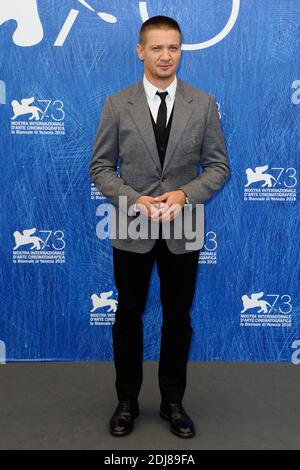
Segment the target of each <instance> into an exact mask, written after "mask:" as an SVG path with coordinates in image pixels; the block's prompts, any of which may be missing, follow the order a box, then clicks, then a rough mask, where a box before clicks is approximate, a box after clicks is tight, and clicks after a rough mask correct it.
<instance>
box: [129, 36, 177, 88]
mask: <svg viewBox="0 0 300 470" xmlns="http://www.w3.org/2000/svg"><path fill="white" fill-rule="evenodd" d="M137 53H138V56H139V58H140V59H141V60H143V61H144V71H145V74H146V76H147V78H149V79H151V78H152V80H155V79H156V80H157V79H160V80H161V79H164V78H166V79H168V78H171V77H172V76H175V73H176V69H177V66H178V64H179V60H180V55H181V44H180V33H179V31H177V30H176V29H166V30H165V29H150V30H149V31H147V32H146V35H145V43H144V45H141V44H138V45H137Z"/></svg>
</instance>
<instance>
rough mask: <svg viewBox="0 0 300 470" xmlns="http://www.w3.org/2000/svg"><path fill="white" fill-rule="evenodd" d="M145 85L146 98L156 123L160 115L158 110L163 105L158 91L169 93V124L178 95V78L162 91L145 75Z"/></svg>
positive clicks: (167, 98)
mask: <svg viewBox="0 0 300 470" xmlns="http://www.w3.org/2000/svg"><path fill="white" fill-rule="evenodd" d="M143 84H144V88H145V92H146V97H147V101H148V105H149V108H150V111H151V114H152V116H153V119H154V122H156V120H157V114H158V109H159V106H160V103H161V99H160V97H159V96H158V95H157V94H156V92H157V91H159V92H162V91H167V92H168V94H167V96H166V105H167V124H168V121H169V118H170V116H171V112H172V108H173V105H174V100H175V93H176V87H177V77H176V75H175V78H174V80H173V82H172V83H171V84H170V85H169V86H168V88H166V89H165V90H162V89H161V88H157V87H156V86H155V85H153V84H152V83H151V82H149V80H148V79H147V78H146V75H144V78H143Z"/></svg>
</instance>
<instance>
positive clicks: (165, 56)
mask: <svg viewBox="0 0 300 470" xmlns="http://www.w3.org/2000/svg"><path fill="white" fill-rule="evenodd" d="M170 57H171V56H170V52H169V50H168V49H163V51H162V56H161V58H162V59H163V60H170Z"/></svg>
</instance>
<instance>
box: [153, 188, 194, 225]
mask: <svg viewBox="0 0 300 470" xmlns="http://www.w3.org/2000/svg"><path fill="white" fill-rule="evenodd" d="M185 198H186V194H185V192H184V191H182V190H181V189H178V190H177V191H168V192H166V193H164V194H161V196H157V197H155V198H154V199H155V200H156V202H158V203H160V206H161V207H160V208H159V209H157V210H153V213H152V215H151V218H152V219H153V220H156V221H157V222H166V221H170V222H171V221H172V220H173V219H175V217H177V215H178V214H179V213H180V212H181V211H182V208H183V206H184V204H185Z"/></svg>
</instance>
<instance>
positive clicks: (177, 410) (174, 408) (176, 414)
mask: <svg viewBox="0 0 300 470" xmlns="http://www.w3.org/2000/svg"><path fill="white" fill-rule="evenodd" d="M170 410H171V413H172V418H174V419H177V418H181V417H182V416H186V413H185V411H184V409H183V407H182V405H181V403H170Z"/></svg>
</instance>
